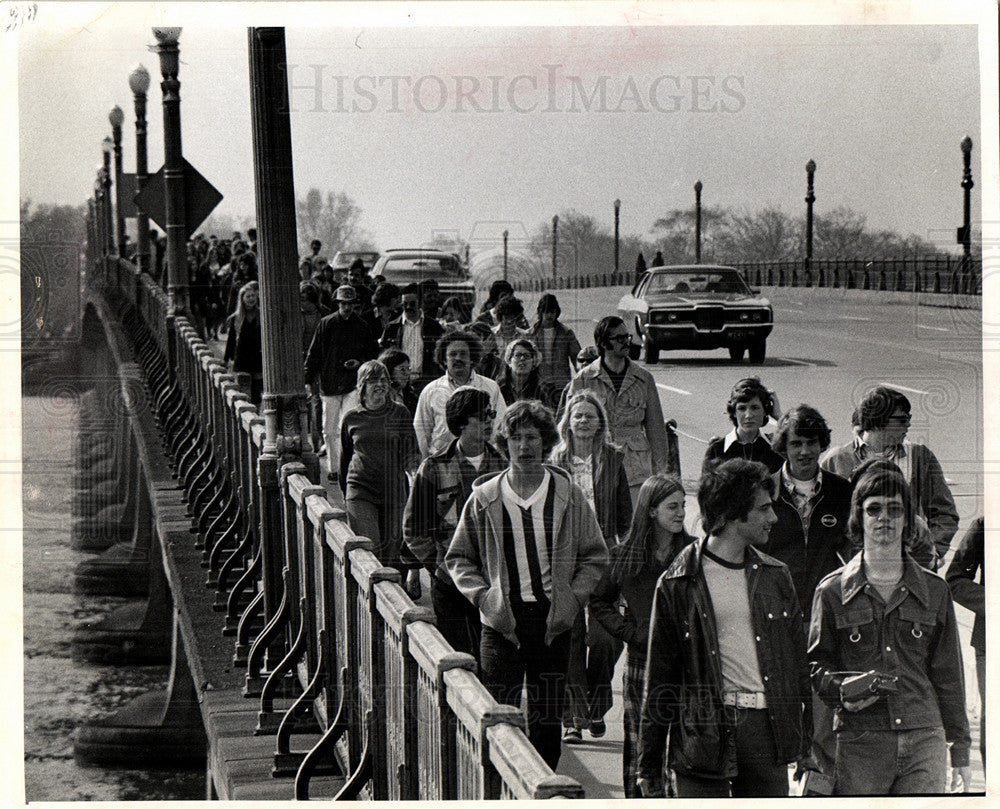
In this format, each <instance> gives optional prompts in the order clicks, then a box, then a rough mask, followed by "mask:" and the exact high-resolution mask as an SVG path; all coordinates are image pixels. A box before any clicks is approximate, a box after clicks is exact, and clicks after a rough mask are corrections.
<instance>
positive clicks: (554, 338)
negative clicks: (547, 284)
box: [526, 292, 580, 391]
mask: <svg viewBox="0 0 1000 809" xmlns="http://www.w3.org/2000/svg"><path fill="white" fill-rule="evenodd" d="M536 311H537V313H538V319H537V320H536V321H535V323H534V325H533V326H532V327H531V328H530V329H529V330H528V333H527V335H526V336H527V337H530V338H531V341H532V342H533V343H534V344H535V345H536V346H538V350H539V351H541V352H542V361H541V364H540V365H539V366H538V370H539V373H541V375H542V378H543V379H546V380H548V381H550V382H551V383H552V384H553V385H554V386H555V387H556V388H557V389H558V390H560V391H562V389H563V388H565V387H566V385H568V384H569V380H570V376H571V374H573V373H576V371H577V368H578V367H579V366H578V365H577V360H576V357H577V354H579V353H580V341H579V340H577V339H576V334H574V332H573V330H572V329H570V328H567V327H566V326H564V325H563V324H562V323H560V322H559V315H560V314H562V309H561V308H560V306H559V301H558V300H556V296H555V295H553V294H552V293H551V292H546V293H545V294H544V295H542V297H541V298H539V299H538V308H537V310H536Z"/></svg>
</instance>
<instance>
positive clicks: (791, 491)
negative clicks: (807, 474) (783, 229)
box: [781, 461, 823, 528]
mask: <svg viewBox="0 0 1000 809" xmlns="http://www.w3.org/2000/svg"><path fill="white" fill-rule="evenodd" d="M781 485H782V486H784V488H785V491H786V492H788V496H789V497H790V498H791V499H792V503H793V504H794V505H795V510H796V511H798V512H799V516H800V517H801V518H802V520H803V522H804V523H805V525H806V527H807V528H808V525H809V517H810V515H811V514H812V502H813V498H815V497H816V495H817V494H819V491H820V488H821V487H822V485H823V476H822V474H820V472H819V471H818V470H817V472H816V477H815V478H814V479H813V480H797V479H796V478H793V477H792V476H791V474H790V473H789V471H788V462H787V461H786V462H785V464H784V465H783V466H782V467H781Z"/></svg>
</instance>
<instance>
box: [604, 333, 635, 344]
mask: <svg viewBox="0 0 1000 809" xmlns="http://www.w3.org/2000/svg"><path fill="white" fill-rule="evenodd" d="M608 342H609V343H616V344H617V345H620V346H623V345H628V344H629V343H631V342H632V336H631V335H629V334H612V335H611V336H610V337H609V338H608Z"/></svg>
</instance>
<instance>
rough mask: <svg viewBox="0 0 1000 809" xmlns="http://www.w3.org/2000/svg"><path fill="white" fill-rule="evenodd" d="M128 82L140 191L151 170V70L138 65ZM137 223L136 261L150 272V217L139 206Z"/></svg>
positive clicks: (136, 170) (137, 188)
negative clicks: (148, 146) (148, 151)
mask: <svg viewBox="0 0 1000 809" xmlns="http://www.w3.org/2000/svg"><path fill="white" fill-rule="evenodd" d="M128 83H129V87H131V89H132V94H133V96H134V97H135V190H136V193H139V192H140V191H142V189H143V188H144V187H145V185H146V173H147V172H148V171H149V168H148V165H147V156H146V91H147V90H149V71H148V70H146V68H145V67H143V66H142V65H136V67H135V69H134V70H133V71H132V72H131V73H130V74H129V77H128ZM135 223H136V230H137V231H138V233H137V238H136V243H137V245H138V252H137V254H136V262H137V264H138V266H139V272H144V273H149V272H150V269H151V266H152V262H151V261H150V253H149V217H148V216H147V215H146V212H145V211H144V210H143V209H142V208H141V207H138V208H137V211H136V218H135Z"/></svg>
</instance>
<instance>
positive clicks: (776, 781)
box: [675, 708, 788, 798]
mask: <svg viewBox="0 0 1000 809" xmlns="http://www.w3.org/2000/svg"><path fill="white" fill-rule="evenodd" d="M726 711H727V712H730V713H735V715H736V740H735V741H736V776H735V777H733V778H696V777H694V776H691V775H685V774H683V773H679V772H678V773H675V776H676V778H677V797H678V798H757V797H785V796H787V795H788V765H787V764H785V763H784V762H782V761H778V750H777V747H776V746H775V744H774V732H773V731H772V730H771V719H770V717H769V716H768V713H767V709H766V708H765V709H762V710H756V709H747V708H726Z"/></svg>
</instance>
